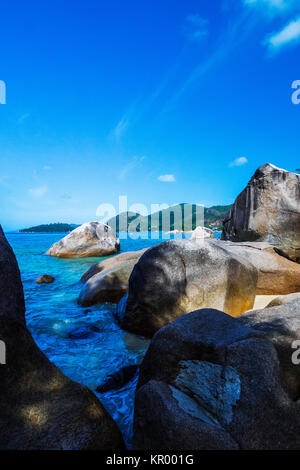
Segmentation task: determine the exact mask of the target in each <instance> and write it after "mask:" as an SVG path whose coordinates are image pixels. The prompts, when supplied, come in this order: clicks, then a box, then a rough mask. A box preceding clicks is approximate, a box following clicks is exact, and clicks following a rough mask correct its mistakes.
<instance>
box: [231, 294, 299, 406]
mask: <svg viewBox="0 0 300 470" xmlns="http://www.w3.org/2000/svg"><path fill="white" fill-rule="evenodd" d="M238 319H239V321H240V322H241V323H242V324H243V325H245V326H249V327H251V328H253V329H256V330H258V331H260V332H261V333H262V334H263V335H264V337H265V338H267V339H269V340H270V341H271V342H272V343H273V344H274V346H275V348H276V351H277V354H278V358H279V360H280V367H281V374H282V378H283V381H284V384H285V386H286V388H287V390H288V393H289V394H290V396H291V397H292V398H293V399H294V400H298V399H299V398H300V365H299V364H294V363H293V361H292V355H293V353H294V352H295V349H296V348H298V349H299V348H300V298H299V297H298V299H294V300H292V301H290V302H288V303H286V304H283V305H280V306H276V307H270V308H265V309H259V310H253V311H251V312H247V313H245V314H244V315H242V316H241V317H238ZM294 341H298V344H297V345H295V346H296V348H293V343H294ZM298 356H300V355H298Z"/></svg>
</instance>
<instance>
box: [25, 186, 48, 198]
mask: <svg viewBox="0 0 300 470" xmlns="http://www.w3.org/2000/svg"><path fill="white" fill-rule="evenodd" d="M47 191H48V188H47V186H46V185H43V186H38V187H36V188H30V189H29V190H28V192H29V194H30V196H32V197H35V198H40V197H42V196H44V195H45V194H46V192H47Z"/></svg>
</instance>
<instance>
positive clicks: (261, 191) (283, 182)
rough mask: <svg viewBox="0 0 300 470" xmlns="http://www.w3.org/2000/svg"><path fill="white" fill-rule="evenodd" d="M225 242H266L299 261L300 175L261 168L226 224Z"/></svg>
mask: <svg viewBox="0 0 300 470" xmlns="http://www.w3.org/2000/svg"><path fill="white" fill-rule="evenodd" d="M223 226H224V228H223V233H222V237H221V238H222V239H223V240H232V241H266V242H269V243H272V244H274V245H278V246H280V247H282V251H283V253H285V254H286V256H289V257H290V258H291V259H293V260H295V261H298V262H299V261H300V175H298V174H296V173H291V172H288V171H286V170H283V169H281V168H277V167H276V166H274V165H271V164H270V163H266V164H265V165H262V166H260V167H259V168H258V169H257V170H256V172H255V173H254V175H253V176H252V178H251V180H250V181H249V183H248V185H247V187H246V188H245V189H244V190H243V191H242V192H241V193H240V194H239V196H238V197H237V199H236V200H235V203H234V205H233V206H232V208H231V210H230V212H229V214H228V216H227V218H226V219H225V221H224V223H223Z"/></svg>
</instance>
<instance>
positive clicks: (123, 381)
mask: <svg viewBox="0 0 300 470" xmlns="http://www.w3.org/2000/svg"><path fill="white" fill-rule="evenodd" d="M138 371H139V366H137V365H131V366H125V367H122V369H120V370H119V371H118V372H116V373H115V374H112V375H110V376H109V377H108V378H107V379H106V381H105V382H104V383H102V384H101V385H98V387H97V388H96V391H97V392H98V393H105V392H108V391H109V390H118V389H120V388H123V387H125V385H127V384H128V383H129V382H131V381H132V380H133V379H135V378H136V377H137V374H138Z"/></svg>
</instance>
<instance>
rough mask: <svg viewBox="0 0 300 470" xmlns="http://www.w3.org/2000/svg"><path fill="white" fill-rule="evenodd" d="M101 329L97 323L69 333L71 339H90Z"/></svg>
mask: <svg viewBox="0 0 300 470" xmlns="http://www.w3.org/2000/svg"><path fill="white" fill-rule="evenodd" d="M99 331H100V329H99V328H98V327H97V326H95V325H90V326H81V327H79V328H75V329H74V330H72V331H70V332H69V333H68V337H69V338H70V339H88V338H92V337H93V336H95V334H96V333H99Z"/></svg>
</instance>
